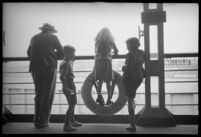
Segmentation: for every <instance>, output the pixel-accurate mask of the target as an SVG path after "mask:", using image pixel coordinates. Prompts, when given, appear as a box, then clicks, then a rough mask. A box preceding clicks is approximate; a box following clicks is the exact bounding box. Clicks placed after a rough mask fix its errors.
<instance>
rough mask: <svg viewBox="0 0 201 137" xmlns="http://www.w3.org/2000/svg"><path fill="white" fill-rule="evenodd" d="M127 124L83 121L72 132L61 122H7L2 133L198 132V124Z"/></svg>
mask: <svg viewBox="0 0 201 137" xmlns="http://www.w3.org/2000/svg"><path fill="white" fill-rule="evenodd" d="M126 127H128V124H103V123H100V124H99V123H83V126H81V127H78V128H77V130H76V131H74V132H65V131H63V123H50V125H49V126H48V127H45V128H42V129H35V128H34V126H33V123H18V122H9V123H7V124H5V125H3V128H2V133H3V134H185V135H196V134H198V125H177V126H176V127H140V126H136V128H137V131H136V132H135V133H133V132H129V131H127V130H126V129H125V128H126Z"/></svg>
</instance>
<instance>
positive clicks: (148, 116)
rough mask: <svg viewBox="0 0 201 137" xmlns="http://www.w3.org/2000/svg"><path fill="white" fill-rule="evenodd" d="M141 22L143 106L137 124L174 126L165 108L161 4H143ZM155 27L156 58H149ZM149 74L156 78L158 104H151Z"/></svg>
mask: <svg viewBox="0 0 201 137" xmlns="http://www.w3.org/2000/svg"><path fill="white" fill-rule="evenodd" d="M143 7H144V12H142V23H143V24H144V44H145V71H146V77H145V107H144V108H143V109H142V110H141V111H140V112H139V113H138V114H139V115H140V117H139V119H138V121H137V123H136V124H137V125H140V126H175V125H176V122H175V120H174V118H173V115H172V114H171V112H169V111H168V110H167V109H166V108H165V80H164V48H163V47H164V40H163V22H165V21H166V12H165V11H163V5H162V4H157V8H156V9H149V5H148V3H145V4H143ZM151 25H156V27H157V34H158V35H157V37H158V45H157V49H158V50H157V51H155V52H157V53H156V55H157V58H156V59H154V60H153V59H151V58H150V49H151V48H150V41H151V40H150V31H149V29H150V26H151ZM151 76H156V77H157V78H158V83H157V84H158V89H159V106H157V107H152V106H151V88H150V85H151V82H153V81H150V79H151Z"/></svg>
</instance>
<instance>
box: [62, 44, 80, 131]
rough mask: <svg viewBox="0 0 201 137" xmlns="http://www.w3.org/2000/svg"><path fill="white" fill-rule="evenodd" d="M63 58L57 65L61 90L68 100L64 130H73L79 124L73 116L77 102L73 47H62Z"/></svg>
mask: <svg viewBox="0 0 201 137" xmlns="http://www.w3.org/2000/svg"><path fill="white" fill-rule="evenodd" d="M63 54H64V59H63V61H62V62H61V64H60V66H59V72H60V79H61V82H62V90H63V93H64V95H65V96H66V98H67V101H68V105H69V107H68V110H67V112H66V116H65V123H64V127H63V129H64V131H75V130H76V129H75V128H74V127H78V126H81V125H82V124H81V123H79V122H77V121H76V120H75V118H74V109H75V105H76V103H77V97H76V87H75V83H74V80H73V79H74V74H73V61H74V58H75V49H74V47H72V46H70V45H67V46H64V47H63Z"/></svg>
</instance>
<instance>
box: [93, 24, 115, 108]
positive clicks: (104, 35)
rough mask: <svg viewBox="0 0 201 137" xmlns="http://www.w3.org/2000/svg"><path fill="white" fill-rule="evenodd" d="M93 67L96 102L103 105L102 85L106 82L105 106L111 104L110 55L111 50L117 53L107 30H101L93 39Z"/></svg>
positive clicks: (111, 75) (111, 76)
mask: <svg viewBox="0 0 201 137" xmlns="http://www.w3.org/2000/svg"><path fill="white" fill-rule="evenodd" d="M95 41H96V43H95V53H96V55H95V67H94V74H95V80H96V81H98V86H97V94H98V98H97V100H96V102H98V103H99V104H100V105H104V104H105V103H104V99H103V97H102V94H101V89H102V84H103V82H106V85H107V92H108V100H107V103H106V104H107V105H110V104H112V101H111V98H112V94H111V86H110V82H111V81H112V79H113V71H112V53H111V50H112V49H113V50H114V54H115V55H116V54H117V53H118V49H117V48H116V45H115V43H114V38H113V36H112V34H111V33H110V31H109V29H108V28H103V29H102V30H101V31H100V32H99V33H98V35H97V36H96V38H95Z"/></svg>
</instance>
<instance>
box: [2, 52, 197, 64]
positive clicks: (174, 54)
mask: <svg viewBox="0 0 201 137" xmlns="http://www.w3.org/2000/svg"><path fill="white" fill-rule="evenodd" d="M152 55H153V56H154V54H151V56H152ZM164 56H165V58H173V57H198V53H166V54H164ZM125 57H126V55H114V56H113V59H122V58H125ZM75 59H77V60H87V59H94V55H90V56H76V57H75ZM8 61H29V58H28V57H3V62H8Z"/></svg>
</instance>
